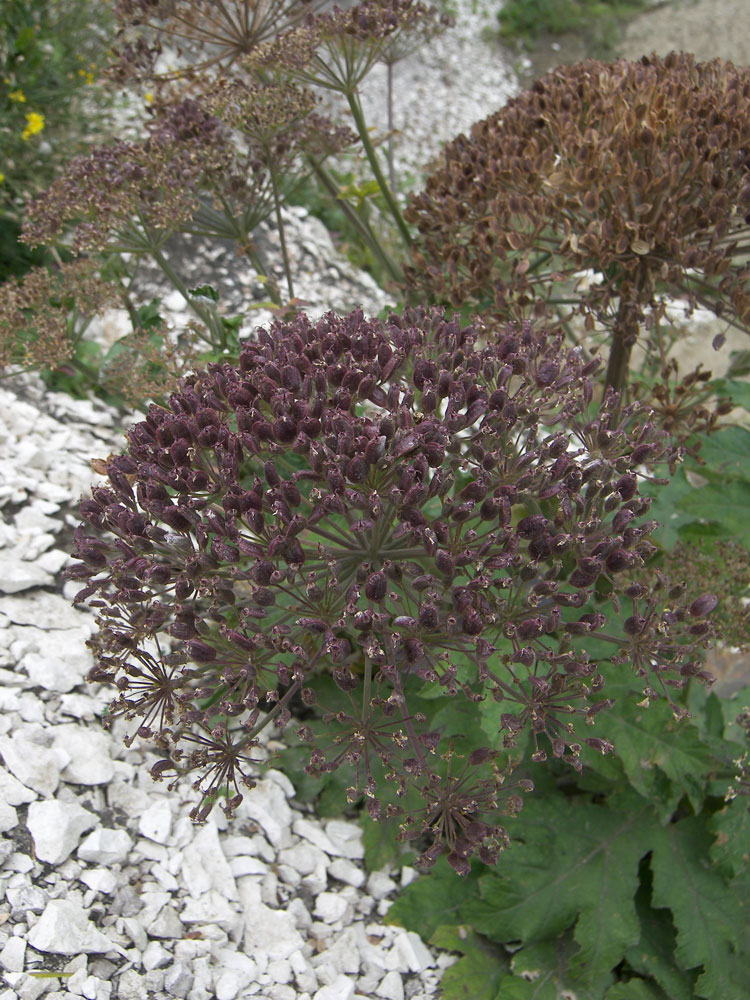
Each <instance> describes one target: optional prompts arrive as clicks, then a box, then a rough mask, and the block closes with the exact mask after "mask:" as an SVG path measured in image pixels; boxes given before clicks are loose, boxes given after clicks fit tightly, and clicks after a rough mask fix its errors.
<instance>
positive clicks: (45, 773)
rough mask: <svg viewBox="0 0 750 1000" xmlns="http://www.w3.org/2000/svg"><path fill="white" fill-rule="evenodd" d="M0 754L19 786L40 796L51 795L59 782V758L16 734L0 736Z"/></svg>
mask: <svg viewBox="0 0 750 1000" xmlns="http://www.w3.org/2000/svg"><path fill="white" fill-rule="evenodd" d="M0 754H2V757H3V760H4V761H5V765H6V767H7V768H8V770H9V771H10V772H11V773H12V774H14V775H15V777H16V778H18V780H19V781H20V782H21V784H23V785H26V787H27V788H33V789H34V791H35V792H39V794H40V795H46V796H49V795H52V793H53V792H54V791H55V789H56V788H57V786H58V784H59V782H60V758H59V756H58V754H56V753H55V752H54V751H53V750H49V749H48V748H47V747H43V746H40V745H39V744H38V743H32V742H31V741H30V740H26V739H24V738H23V737H22V736H20V735H18V734H14V735H13V736H0Z"/></svg>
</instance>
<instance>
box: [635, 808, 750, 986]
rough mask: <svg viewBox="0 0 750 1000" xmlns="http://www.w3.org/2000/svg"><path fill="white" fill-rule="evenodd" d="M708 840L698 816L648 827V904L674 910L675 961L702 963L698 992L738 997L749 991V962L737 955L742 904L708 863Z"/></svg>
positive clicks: (687, 964) (743, 917) (692, 964)
mask: <svg viewBox="0 0 750 1000" xmlns="http://www.w3.org/2000/svg"><path fill="white" fill-rule="evenodd" d="M710 845H711V836H710V833H709V832H708V831H707V829H706V826H705V823H704V822H703V821H702V819H701V818H700V817H690V818H688V819H683V820H681V821H680V822H679V823H672V824H670V825H669V826H667V827H660V828H655V829H654V830H653V831H652V847H653V855H652V861H651V864H652V869H653V875H654V888H653V896H652V905H653V906H654V907H657V908H658V907H669V909H670V910H671V911H672V916H673V919H674V923H675V926H676V928H677V949H676V951H675V957H676V959H677V961H678V962H679V964H680V965H681V966H682V967H683V968H685V969H694V968H696V967H698V966H703V971H702V973H701V975H700V976H699V978H698V982H697V984H696V986H695V993H696V995H697V996H699V997H705V998H707V1000H729V998H734V997H737V998H738V1000H739V998H740V997H747V996H750V966H749V965H748V962H747V956H742V955H741V949H742V947H743V937H744V935H743V928H744V924H745V922H746V919H747V916H746V912H745V910H746V908H745V907H744V906H743V901H742V900H741V899H740V897H739V895H738V894H737V893H736V892H732V890H731V888H730V887H729V886H728V885H727V884H726V882H725V881H724V880H723V879H722V878H721V876H720V875H719V873H718V872H716V871H714V870H713V869H712V868H711V867H710V866H709V864H708V855H709V848H710Z"/></svg>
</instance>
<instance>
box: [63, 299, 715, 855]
mask: <svg viewBox="0 0 750 1000" xmlns="http://www.w3.org/2000/svg"><path fill="white" fill-rule="evenodd" d="M486 333H487V331H485V330H483V329H481V328H480V327H478V326H469V327H466V328H463V329H462V328H461V326H460V324H459V323H458V322H456V321H451V320H449V319H447V318H446V316H445V315H444V314H443V313H442V312H441V311H440V310H434V311H431V312H426V311H424V310H422V309H414V310H407V311H406V312H405V313H404V315H403V316H401V317H399V316H396V315H393V316H391V317H390V318H389V320H388V321H387V322H380V321H376V320H368V319H366V318H365V317H364V316H363V315H362V313H361V312H359V311H357V312H354V313H351V314H350V315H348V316H345V317H337V316H335V315H334V314H332V313H331V314H328V315H326V316H324V317H323V318H322V319H321V320H320V321H319V322H317V324H315V325H313V324H311V323H310V321H309V320H308V319H307V318H306V317H305V316H304V315H299V316H298V317H297V318H296V319H295V320H294V321H293V322H288V323H277V324H276V325H274V326H273V327H272V328H271V329H269V330H259V331H258V332H257V340H255V341H250V342H247V343H245V344H243V346H242V350H241V354H240V357H239V363H238V364H237V365H230V364H212V365H209V366H208V369H207V370H206V371H202V372H199V373H197V374H195V375H191V376H189V377H187V378H186V379H183V380H182V381H181V383H180V387H179V390H178V391H177V392H175V394H174V395H173V396H172V397H171V399H170V401H169V407H168V408H161V407H157V406H153V407H151V409H150V410H149V412H148V415H147V418H146V420H145V421H144V422H142V423H140V424H138V425H136V426H135V427H134V428H133V429H132V430H131V431H130V433H129V447H128V450H127V452H126V453H125V454H123V455H121V456H117V457H113V458H111V459H110V460H109V462H108V465H107V471H108V476H109V483H108V485H106V486H100V487H96V488H95V489H94V490H93V494H92V497H91V498H90V499H87V500H84V501H83V503H82V505H81V512H82V515H83V518H84V521H85V524H84V525H82V526H81V527H80V528H79V529H78V533H77V545H78V558H79V559H80V560H81V565H80V566H79V567H78V568H76V569H75V570H73V571H72V575H73V576H74V577H76V578H78V579H81V580H83V581H85V583H86V586H85V587H84V589H83V590H82V591H81V593H80V594H79V595H78V600H81V601H82V600H85V599H91V598H93V600H92V605H93V606H94V607H96V608H97V609H98V610H99V617H98V624H99V632H98V635H97V636H96V637H95V639H94V640H93V648H94V650H95V652H96V656H97V665H96V667H95V669H94V671H93V672H92V675H91V676H92V679H94V680H106V681H110V682H112V683H115V684H116V686H117V689H118V697H117V699H116V700H115V702H114V703H113V705H112V709H111V711H112V713H113V714H116V713H124V714H125V716H126V717H127V718H130V719H137V720H138V723H137V732H138V733H139V734H140V735H141V736H143V737H146V738H149V737H151V738H154V737H158V738H159V740H160V742H161V745H162V746H164V747H166V748H167V749H168V750H169V752H170V755H171V756H170V759H169V760H165V761H163V762H161V763H160V764H159V765H158V767H157V771H158V776H160V775H161V774H162V773H164V772H166V771H168V770H169V769H170V768H176V769H180V768H185V769H191V768H195V769H197V770H198V771H201V772H202V774H201V775H200V776H199V777H198V779H197V781H196V787H200V788H202V789H203V790H204V793H205V794H204V798H203V800H202V803H201V805H200V806H199V807H198V808H197V810H196V812H195V816H196V817H197V818H201V817H203V816H205V814H206V812H207V810H208V809H210V807H211V805H212V803H213V801H214V799H215V797H216V795H217V792H218V789H219V787H221V788H222V789H224V790H225V793H226V798H227V802H228V804H229V808H230V809H231V808H232V806H233V804H235V803H236V802H237V801H238V799H237V796H238V795H241V793H240V791H239V785H241V784H242V783H243V781H244V782H245V783H249V784H251V783H252V779H251V776H250V775H249V774H248V773H247V772H248V769H247V766H246V764H247V762H248V761H250V760H251V759H252V754H253V749H254V747H255V746H256V745H257V739H258V734H259V731H260V730H261V729H262V728H263V726H265V725H267V724H268V723H270V722H273V723H274V724H275V725H276V726H278V727H284V726H286V725H287V724H288V723H290V722H291V721H292V718H293V715H292V709H293V708H294V707H295V699H296V700H297V701H299V700H300V699H301V704H304V705H308V706H311V705H314V704H315V702H316V699H317V698H318V695H320V699H319V700H320V707H321V708H322V709H323V710H324V711H325V710H326V709H329V712H328V715H327V716H326V720H327V725H328V729H327V732H328V734H329V736H330V734H331V732H333V733H334V736H333V738H332V739H331V738H326V739H325V740H320V741H318V740H317V738H316V732H315V727H314V725H309V724H308V723H307V722H303V723H302V724H301V725H299V727H298V735H299V736H300V738H302V739H303V740H304V741H307V742H309V743H310V744H311V745H310V753H311V756H310V765H309V767H310V771H311V773H316V774H317V773H325V772H326V771H330V770H334V769H337V768H339V767H346V766H350V767H351V769H352V771H353V772H354V773H353V783H352V786H351V788H350V798H352V799H356V798H357V797H359V796H362V797H364V800H365V803H366V807H367V810H368V812H369V813H370V815H371V816H373V818H375V819H378V818H380V817H381V816H385V815H394V814H400V815H401V817H402V823H403V830H404V835H405V836H421V835H422V834H428V835H429V836H430V837H431V838H432V844H431V846H429V847H428V848H427V849H426V851H425V853H424V854H423V862H424V863H425V864H429V863H431V862H434V860H435V858H436V857H437V856H438V855H439V854H440V853H441V851H443V850H444V849H445V848H446V847H447V849H448V851H449V861H450V862H451V864H453V865H454V867H455V868H456V869H457V870H458V871H460V872H465V871H467V870H468V858H469V856H470V855H471V854H472V853H474V852H475V851H478V852H479V854H480V856H481V857H482V858H483V859H484V860H485V861H489V862H491V861H492V860H493V859H494V858H495V857H496V855H497V851H498V850H499V849H500V848H501V847H502V845H503V842H504V837H505V834H504V831H503V830H502V827H500V826H499V825H498V813H499V812H500V811H502V809H503V808H504V809H506V810H510V811H514V810H517V809H518V808H519V804H520V799H519V796H518V791H519V786H514V785H513V783H512V782H510V783H508V782H506V780H505V779H506V777H507V773H508V772H507V769H506V764H507V761H506V759H505V757H504V758H502V759H500V758H501V755H502V754H503V752H504V751H503V744H504V745H505V746H506V747H512V746H514V745H515V744H517V743H518V742H519V737H520V735H521V733H522V732H524V731H526V732H530V733H531V734H532V737H533V744H534V746H533V752H534V759H535V760H538V761H541V760H544V759H545V758H546V757H547V756H551V757H553V758H559V759H562V760H564V761H567V762H568V763H570V764H571V765H572V766H573V767H575V768H577V769H578V768H580V766H581V765H580V760H579V754H580V751H581V746H582V744H583V743H584V742H585V743H588V744H589V745H591V746H593V747H595V748H596V749H597V750H601V751H602V752H606V751H607V750H608V749H610V748H611V744H609V743H608V741H607V740H606V738H604V736H597V737H587V738H583V737H579V735H578V734H577V730H576V724H577V722H578V721H579V720H580V721H583V722H586V723H591V724H593V723H594V721H595V719H596V717H597V715H598V713H599V712H600V710H601V709H602V708H605V707H606V706H607V701H606V696H605V695H603V694H602V691H603V689H604V688H605V676H606V674H607V673H608V672H611V671H612V670H613V669H620V668H618V667H617V666H616V665H617V664H618V663H623V662H625V661H626V660H629V661H630V662H631V663H632V664H633V667H634V669H635V671H636V673H637V674H638V675H639V676H640V677H641V678H642V679H643V683H644V693H645V696H646V697H648V698H650V697H655V696H656V695H657V694H667V697H669V695H668V693H667V692H668V685H669V684H672V685H676V686H681V685H682V684H684V678H685V677H688V676H693V675H695V674H696V673H697V672H698V670H699V667H698V666H697V664H696V660H695V657H694V655H693V654H694V650H695V646H696V644H700V643H702V642H704V641H705V636H706V633H707V626H706V625H705V622H703V621H702V620H700V619H702V618H703V617H704V615H705V613H706V611H707V610H710V606H711V604H712V601H711V600H710V599H708V598H703V597H702V598H698V599H697V600H694V601H693V602H692V603H691V604H686V603H685V602H682V603H681V600H680V595H679V594H677V593H670V594H669V595H667V593H666V592H661V591H657V590H655V589H654V588H649V587H647V586H641V585H640V584H639V583H638V582H637V576H638V574H639V573H641V572H643V566H644V564H645V563H646V561H647V560H648V559H649V558H650V556H651V554H652V552H653V546H652V545H651V543H650V542H649V539H648V536H649V534H650V532H651V531H652V530H653V528H654V527H655V523H654V522H652V521H649V520H647V519H646V515H647V513H648V508H649V500H648V499H647V498H644V497H642V496H641V495H640V494H639V491H638V481H639V475H640V474H641V473H642V472H643V470H647V469H648V468H649V467H650V466H652V465H654V464H656V463H661V462H664V461H665V460H668V459H669V458H670V457H672V456H671V451H670V448H669V446H668V442H667V438H666V435H665V434H664V433H663V432H662V431H659V430H658V429H656V428H655V427H654V426H653V425H652V424H651V422H650V420H649V418H648V413H646V412H644V413H642V414H640V416H639V414H638V408H637V407H631V408H629V409H628V408H624V409H623V408H620V407H619V405H618V403H617V400H616V398H615V397H614V396H610V397H609V398H608V399H607V400H605V402H604V404H603V405H601V406H599V407H596V408H595V412H589V407H590V404H591V401H592V396H593V386H592V383H591V376H592V375H593V374H594V372H595V371H596V369H597V367H598V364H599V362H598V360H594V361H589V362H586V361H585V360H584V359H583V358H582V356H581V354H580V353H579V351H577V350H572V351H566V350H565V349H564V348H563V346H562V343H561V338H560V337H559V336H549V335H545V334H537V333H535V332H533V331H532V330H531V329H530V328H529V327H523V328H515V327H510V328H508V329H507V330H506V331H504V332H500V333H499V334H497V335H495V336H493V337H491V338H487V337H486ZM481 343H486V345H487V346H479V345H480V344H481ZM600 590H601V591H604V592H607V591H610V590H614V591H615V592H616V593H619V594H621V596H622V599H623V600H626V601H628V602H629V604H628V607H627V608H626V609H625V611H623V613H622V615H618V614H615V615H614V616H613V619H612V620H607V616H606V615H605V614H604V613H603V612H602V611H601V610H599V607H598V604H597V593H598V592H599V591H600ZM598 634H601V635H602V636H605V637H606V638H609V639H610V640H611V643H612V656H611V657H609V658H604V657H602V656H599V655H597V656H594V655H593V654H591V655H590V654H589V653H588V652H587V651H586V646H587V640H588V638H589V637H591V636H594V635H598ZM600 645H604V644H600ZM613 665H615V666H613ZM331 681H333V683H335V686H336V691H337V692H338V696H337V697H338V699H339V702H338V706H337V707H335V708H333V707H332V706H330V705H328V704H327V703H326V702H325V695H324V692H325V691H326V690H328V691H330V690H331V689H330V687H326V684H327V685H330V684H331ZM429 699H432V701H431V702H429ZM435 699H438V700H439V703H440V704H443V705H451V704H455V703H456V702H460V701H461V700H462V699H468V701H469V702H470V703H472V704H477V703H483V704H484V705H485V708H486V711H485V712H484V715H483V717H484V719H485V727H484V730H482V731H480V730H479V729H477V727H476V726H473V727H469V730H468V731H466V732H463V733H461V734H458V735H457V734H456V733H455V731H451V732H447V731H446V730H445V729H444V727H442V726H441V724H439V723H435V722H434V720H435V719H436V717H435V715H434V713H433V714H432V715H431V716H428V715H427V714H426V713H425V711H424V710H423V709H424V705H425V704H427V703H431V704H432V706H433V708H434V707H435V706H436V705H437V704H438V702H437V701H435ZM342 700H343V704H342ZM194 745H199V747H200V749H199V750H196V749H195V748H194ZM505 756H506V757H508V756H509V755H508V754H506V755H505ZM243 776H244V777H243ZM527 784H528V783H527ZM389 787H391V788H395V798H394V797H393V796H391V797H390V798H388V788H389ZM524 787H527V785H526V786H524V785H521V786H520V789H521V790H523V788H524ZM414 792H416V793H417V794H418V796H419V797H420V798H421V802H422V807H421V808H417V807H416V806H415V807H414V808H412V807H411V806H409V807H408V808H407V807H405V806H401V805H399V800H401V799H403V797H404V796H408V795H409V794H411V793H414ZM404 801H406V800H405V799H404Z"/></svg>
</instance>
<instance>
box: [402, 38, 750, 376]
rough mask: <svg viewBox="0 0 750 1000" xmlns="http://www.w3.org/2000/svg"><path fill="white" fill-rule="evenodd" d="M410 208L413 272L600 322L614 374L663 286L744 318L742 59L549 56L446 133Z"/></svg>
mask: <svg viewBox="0 0 750 1000" xmlns="http://www.w3.org/2000/svg"><path fill="white" fill-rule="evenodd" d="M406 217H407V219H408V220H409V221H411V222H413V223H415V224H416V225H417V226H418V228H419V234H420V235H419V240H418V249H417V251H416V253H415V255H414V260H415V266H414V267H413V268H412V269H411V271H410V273H409V278H410V281H411V283H412V285H413V286H416V287H419V288H422V289H427V290H429V291H430V292H431V293H433V294H435V295H437V296H439V297H440V298H443V299H446V300H447V301H449V302H450V303H452V304H453V305H455V306H465V305H467V304H471V305H472V306H476V305H478V306H481V307H482V308H483V309H494V310H495V311H497V312H498V313H499V314H500V315H502V316H503V317H505V318H506V319H507V318H508V317H518V316H523V315H526V314H528V313H530V312H531V313H535V314H538V315H540V314H542V313H544V312H545V311H546V310H547V309H548V303H549V302H550V301H552V302H555V303H556V306H557V309H558V312H559V315H560V317H561V322H564V321H565V320H567V319H569V318H570V317H571V316H572V315H575V314H580V315H582V316H583V317H585V322H586V325H587V326H588V327H589V328H593V326H594V322H595V321H597V322H598V323H600V324H602V325H603V326H604V327H605V328H606V329H607V331H608V332H609V336H610V340H611V353H610V360H609V368H608V372H607V383H608V384H609V385H614V386H616V387H618V388H619V387H621V386H622V385H623V384H624V380H625V375H626V373H627V363H628V358H629V353H630V349H631V347H632V344H633V343H634V341H635V340H636V338H637V337H638V336H639V334H640V332H641V331H642V329H643V326H644V325H646V326H649V325H650V324H654V323H658V322H659V320H660V319H661V318H662V316H663V311H664V300H665V297H666V296H667V295H669V296H683V297H685V298H686V299H687V301H688V302H689V304H690V306H691V307H693V306H695V305H697V304H700V305H703V306H707V307H708V308H711V309H713V310H714V311H715V312H716V313H717V315H720V316H722V317H723V318H725V319H726V320H727V321H728V322H730V323H732V324H734V325H736V326H738V327H739V328H741V329H743V330H748V329H750V272H749V271H748V267H747V258H746V254H747V249H746V248H747V233H748V222H750V71H748V70H743V69H736V68H735V67H734V66H733V65H732V64H731V63H728V62H724V61H722V60H719V59H717V60H714V61H713V62H708V63H696V62H695V59H694V58H693V57H692V56H689V55H685V54H678V53H672V54H670V55H669V56H667V57H666V58H664V59H661V58H657V57H656V56H651V57H644V58H643V59H642V60H641V61H640V62H636V63H634V62H627V61H626V60H622V59H621V60H618V61H617V62H615V63H613V64H611V65H610V64H607V63H603V62H598V61H595V60H589V61H586V62H582V63H578V64H577V65H574V66H561V67H559V68H558V69H556V70H554V71H553V72H551V73H549V74H548V75H547V76H545V77H543V78H542V79H541V80H539V81H537V82H536V83H535V84H534V85H533V87H532V88H531V89H530V90H528V91H526V92H525V93H523V94H521V95H520V96H519V97H517V98H515V99H514V100H512V101H510V102H509V103H508V104H507V105H506V106H505V107H504V108H502V109H501V110H500V111H499V112H497V113H496V114H494V115H492V116H490V117H489V118H487V119H485V120H484V121H483V122H480V123H479V124H477V125H475V126H474V127H473V128H472V130H471V133H470V135H469V136H468V137H467V136H465V135H461V136H459V137H458V138H457V139H455V140H454V141H453V142H452V143H450V144H449V145H448V146H447V147H446V149H445V152H444V157H443V161H442V164H441V166H440V167H439V168H438V169H437V170H436V171H435V173H433V174H432V176H431V177H430V178H429V179H428V181H427V183H426V186H425V189H424V191H423V192H422V193H421V194H419V195H417V196H415V197H414V198H413V199H412V202H411V205H410V207H409V208H408V210H407V212H406ZM589 271H594V272H595V275H596V279H597V280H594V281H587V286H586V287H585V288H584V287H583V286H582V285H580V281H579V279H580V278H581V277H582V272H589ZM599 279H600V280H599ZM571 286H573V290H572V291H571ZM576 286H579V287H577V288H576Z"/></svg>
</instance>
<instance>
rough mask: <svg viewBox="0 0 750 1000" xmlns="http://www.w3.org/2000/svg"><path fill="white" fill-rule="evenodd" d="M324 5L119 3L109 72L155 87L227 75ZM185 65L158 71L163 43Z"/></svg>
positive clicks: (194, 0) (197, 0)
mask: <svg viewBox="0 0 750 1000" xmlns="http://www.w3.org/2000/svg"><path fill="white" fill-rule="evenodd" d="M322 5H323V0H227V2H225V3H216V2H215V0H120V2H119V3H118V4H117V7H116V11H115V13H116V16H117V20H118V22H119V25H120V30H119V35H118V38H117V41H116V43H115V46H114V53H113V54H114V60H113V65H112V67H111V70H110V72H112V73H113V75H114V76H115V78H116V79H117V80H119V81H120V82H122V81H124V80H127V79H133V78H135V79H146V80H148V81H149V82H150V83H151V84H152V85H153V84H159V83H160V82H167V81H170V80H178V81H179V80H180V79H183V78H187V79H193V78H203V79H204V80H205V78H206V76H207V75H209V76H214V75H215V74H216V73H217V72H218V73H221V72H224V73H226V72H228V71H230V70H232V69H233V68H236V65H237V63H238V62H239V61H240V60H242V59H244V58H246V57H247V56H248V55H250V53H251V52H252V51H253V50H254V49H255V48H257V46H258V45H261V44H262V43H263V42H266V41H270V40H271V39H273V38H274V37H275V36H276V35H277V34H278V33H279V32H283V31H286V30H288V29H290V28H293V27H295V26H296V25H299V24H300V23H301V22H302V21H303V20H304V19H305V18H306V17H308V16H309V15H310V14H311V13H314V12H315V11H316V10H318V9H320V7H321V6H322ZM165 43H166V44H168V45H170V46H175V47H176V48H177V55H178V58H179V60H180V63H181V65H180V66H179V67H175V68H174V69H171V70H167V71H166V72H159V71H157V69H156V62H157V59H158V57H159V55H160V54H161V52H162V50H163V46H164V44H165Z"/></svg>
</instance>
